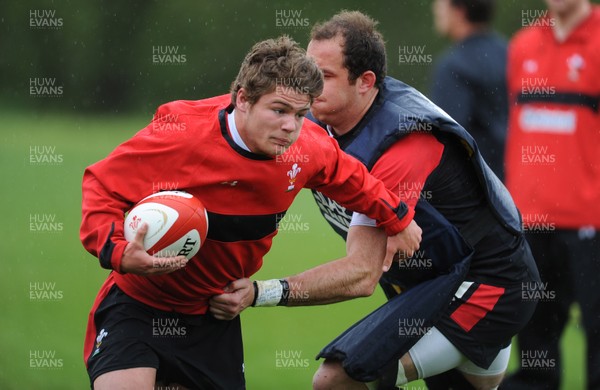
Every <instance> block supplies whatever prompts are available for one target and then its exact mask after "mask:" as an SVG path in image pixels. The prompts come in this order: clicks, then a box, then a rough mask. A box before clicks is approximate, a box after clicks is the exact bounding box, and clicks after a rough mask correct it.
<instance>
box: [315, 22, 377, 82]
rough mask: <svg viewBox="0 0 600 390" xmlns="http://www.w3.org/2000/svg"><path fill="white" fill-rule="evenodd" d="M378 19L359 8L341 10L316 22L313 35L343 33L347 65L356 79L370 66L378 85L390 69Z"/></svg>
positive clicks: (320, 37) (321, 37)
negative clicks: (355, 9) (322, 20)
mask: <svg viewBox="0 0 600 390" xmlns="http://www.w3.org/2000/svg"><path fill="white" fill-rule="evenodd" d="M377 24H378V22H377V21H376V20H374V19H372V18H371V17H369V16H367V15H365V14H363V13H362V12H359V11H342V12H340V13H338V14H337V15H335V16H333V17H332V18H331V19H329V20H328V21H326V22H323V23H318V24H316V25H315V26H314V27H313V29H312V31H311V33H310V39H311V40H315V41H322V40H326V39H332V38H335V37H336V36H337V35H340V36H341V37H342V38H343V40H344V49H343V50H344V51H343V53H344V66H345V67H346V69H348V72H349V74H350V76H349V80H350V82H351V83H354V82H355V81H356V79H357V78H358V77H359V76H360V75H361V74H363V73H364V72H366V71H368V70H370V71H372V72H373V73H375V76H376V77H377V79H376V81H375V86H376V87H377V88H379V87H381V84H382V83H383V79H384V78H385V76H386V73H387V65H386V63H387V56H386V53H385V42H384V40H383V36H382V35H381V33H380V32H379V31H377V30H376V29H375V27H376V26H377Z"/></svg>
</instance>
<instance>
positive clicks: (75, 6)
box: [0, 0, 545, 114]
mask: <svg viewBox="0 0 600 390" xmlns="http://www.w3.org/2000/svg"><path fill="white" fill-rule="evenodd" d="M431 3H432V0H394V1H391V0H388V1H382V0H372V1H364V0H329V1H315V0H308V1H291V0H287V1H286V0H199V1H184V0H173V1H157V0H154V1H148V0H130V1H100V0H90V1H85V2H79V1H75V0H60V1H59V0H57V1H51V0H40V1H4V2H1V3H0V28H1V32H0V47H1V48H2V52H1V54H0V79H1V84H2V89H1V92H0V104H1V105H2V107H3V108H4V109H7V108H9V109H35V110H60V111H64V112H77V113H82V112H93V111H97V112H106V113H107V112H112V113H120V112H132V111H133V112H143V113H145V114H150V113H153V112H154V110H155V109H156V107H157V106H158V105H160V104H161V103H163V102H167V101H170V100H175V99H199V98H203V97H208V96H212V95H217V94H221V93H226V92H227V91H228V89H229V85H230V83H231V81H232V80H233V78H234V77H235V75H236V73H237V70H238V67H239V64H240V62H241V61H242V59H243V57H244V55H245V53H246V52H247V51H248V50H249V48H250V47H251V46H252V45H253V44H254V43H255V42H256V41H259V40H262V39H266V38H272V37H276V36H279V35H281V34H287V35H290V36H291V37H293V38H294V39H295V40H297V41H298V42H299V43H300V44H301V45H303V46H304V47H306V44H307V43H308V36H309V33H310V28H311V26H312V25H313V24H314V23H316V22H318V21H323V20H326V19H328V18H329V17H331V16H332V15H333V14H334V13H336V12H338V11H339V10H341V9H351V10H354V9H356V10H361V11H363V12H365V13H367V14H369V15H371V16H372V17H373V18H375V19H377V20H379V22H380V24H379V29H380V31H381V32H382V33H383V35H384V37H385V39H386V45H387V50H388V73H389V74H390V75H391V76H394V77H396V78H399V79H401V80H403V81H405V82H407V83H409V84H412V85H413V86H415V87H417V88H418V89H420V90H421V91H423V92H424V93H427V92H428V91H427V89H428V80H429V74H430V72H431V70H432V64H433V62H435V60H436V58H437V57H438V56H439V54H440V53H441V51H442V50H443V49H444V48H445V47H446V46H447V45H448V44H449V42H448V41H447V40H445V39H444V38H441V37H439V36H437V35H436V33H435V31H434V29H433V20H432V11H431ZM544 9H545V5H544V3H543V1H542V0H498V10H497V17H496V21H495V26H496V28H497V30H498V31H499V32H500V33H501V34H502V35H504V36H505V37H510V36H511V35H512V34H513V33H514V32H515V31H517V30H518V29H520V28H521V27H522V26H523V20H522V15H523V10H540V11H541V10H544ZM415 51H416V54H419V55H420V57H419V58H418V60H414V61H405V60H404V59H402V58H401V56H400V55H399V54H402V53H405V54H406V53H410V52H413V53H414V52H415ZM406 58H407V57H405V59H406ZM415 58H417V57H415Z"/></svg>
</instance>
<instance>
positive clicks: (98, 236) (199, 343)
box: [80, 37, 421, 390]
mask: <svg viewBox="0 0 600 390" xmlns="http://www.w3.org/2000/svg"><path fill="white" fill-rule="evenodd" d="M291 80H292V81H293V83H292V84H293V85H294V87H293V88H284V87H282V86H285V85H288V84H290V83H289V81H291ZM322 88H323V79H322V74H321V71H320V70H319V68H318V67H317V65H316V64H315V63H314V61H313V60H311V59H309V58H308V57H307V56H306V54H305V51H304V50H302V49H301V48H300V47H299V46H298V45H297V44H296V43H295V42H293V41H292V40H290V39H289V38H286V37H282V38H279V39H277V40H267V41H263V42H260V43H258V44H256V45H255V46H254V47H253V48H252V50H251V51H250V52H249V53H248V54H247V56H246V58H245V59H244V61H243V63H242V66H241V68H240V71H239V74H238V76H237V78H236V80H235V81H234V83H233V84H232V88H231V93H230V94H228V95H223V96H218V97H214V98H210V99H205V100H198V101H176V102H171V103H167V104H165V105H163V106H161V107H159V109H158V111H157V113H156V115H155V117H154V119H153V122H152V123H150V125H148V126H147V127H146V128H144V129H143V130H141V131H140V132H139V133H137V134H136V135H135V136H134V137H133V138H131V139H130V140H128V141H126V142H124V143H123V144H121V145H120V146H118V147H117V148H116V149H115V150H114V151H113V152H112V153H111V154H110V155H109V156H108V157H106V158H105V159H104V160H102V161H100V162H98V163H96V164H93V165H91V166H90V167H88V168H87V169H86V171H85V173H84V178H83V202H82V203H83V205H82V209H83V218H82V223H81V231H80V236H81V240H82V242H83V245H84V246H85V248H86V249H87V250H88V251H89V252H90V253H92V254H93V255H94V256H97V257H98V259H99V260H100V264H101V266H102V267H104V268H107V269H110V270H112V272H111V273H110V274H109V276H108V278H107V280H106V282H105V283H104V285H103V286H102V288H101V289H100V292H99V293H98V296H97V298H96V300H95V302H94V305H93V307H92V310H91V312H90V315H89V321H88V329H87V334H86V340H85V347H84V360H85V363H86V366H87V369H88V374H89V376H90V381H91V384H92V386H93V387H94V388H96V389H116V388H119V389H150V388H152V387H153V386H155V385H156V384H162V385H172V384H174V383H176V384H179V385H182V386H184V387H187V388H195V389H227V390H231V389H243V388H245V381H244V364H243V351H242V338H241V330H240V321H239V317H236V318H235V319H234V320H232V321H221V320H219V319H217V318H215V316H213V315H211V314H210V313H208V312H207V311H208V301H209V299H210V298H211V297H212V296H215V295H219V294H222V293H223V292H224V291H225V288H226V287H227V286H228V285H230V283H231V282H233V281H235V280H238V279H243V278H248V277H250V276H251V275H252V274H254V273H255V272H256V271H257V270H258V269H260V267H261V265H262V261H263V260H262V259H263V256H264V255H265V254H266V253H267V252H268V251H269V249H270V247H271V243H272V239H273V237H274V236H275V234H276V233H277V223H278V222H279V221H280V220H281V218H282V217H283V215H284V214H285V212H286V210H287V209H288V208H289V207H290V205H291V204H292V201H293V200H294V198H295V197H296V195H297V194H298V193H299V191H300V190H301V189H302V188H311V189H315V190H318V191H321V192H322V193H324V194H327V196H329V197H331V198H332V199H335V200H336V201H337V202H339V203H340V204H343V205H344V206H345V207H347V208H349V209H353V210H357V211H359V212H361V213H364V214H366V215H368V216H369V217H371V218H373V219H375V220H377V221H378V226H380V227H381V228H382V230H378V232H380V234H378V236H377V237H378V240H377V244H378V247H377V252H376V255H377V257H375V258H372V259H371V260H370V261H372V262H376V263H377V264H378V267H379V272H381V268H382V267H383V264H384V258H386V256H387V258H386V259H385V264H389V263H391V259H392V256H393V255H394V253H396V252H401V253H406V254H407V255H410V254H412V253H413V252H414V251H415V250H417V249H418V247H419V242H420V232H421V230H420V228H419V227H418V226H417V225H416V223H415V222H414V221H413V220H412V216H413V214H414V210H412V209H411V208H409V207H407V206H406V204H404V203H402V202H400V200H399V198H398V197H397V196H396V195H394V193H392V192H390V191H388V190H386V189H385V186H384V185H383V183H382V182H380V181H379V180H377V179H374V178H373V177H372V176H370V174H369V173H368V171H367V170H366V169H365V168H364V166H362V164H360V163H359V162H358V161H357V160H355V159H354V158H352V157H350V156H348V155H346V154H345V153H343V152H342V151H341V149H340V148H339V146H338V145H337V142H336V141H335V140H333V139H332V138H330V137H328V136H327V135H326V134H325V133H324V132H323V131H322V130H321V129H320V128H319V127H318V126H317V125H315V124H314V123H312V122H310V121H304V115H305V114H306V113H307V112H308V111H309V108H310V105H311V103H312V101H313V99H314V98H315V97H316V96H318V95H320V94H321V91H322ZM167 118H168V120H169V121H171V122H172V123H171V124H172V126H163V124H164V120H165V119H167ZM292 144H294V148H290V146H291V145H292ZM278 156H282V158H277V157H278ZM283 157H285V158H283ZM156 183H177V189H178V190H183V191H186V192H189V193H190V194H192V195H194V196H197V197H198V198H199V199H201V200H202V202H203V203H204V205H205V206H206V208H207V210H208V217H209V223H210V228H209V232H208V237H207V240H206V242H205V243H204V244H203V246H202V248H201V249H200V251H199V252H198V254H197V255H196V256H194V257H193V258H192V259H190V260H189V261H186V260H185V259H184V258H182V257H174V258H164V259H157V258H154V257H152V256H150V255H149V254H147V253H146V252H145V251H144V250H143V246H142V241H143V237H144V234H145V232H146V231H147V229H145V228H142V229H140V230H139V231H138V234H137V235H136V238H135V240H134V241H132V242H129V243H128V242H127V241H125V239H124V236H123V221H124V213H125V212H126V211H127V210H128V209H130V208H131V206H132V205H133V204H135V203H136V202H137V201H139V200H140V199H142V198H144V197H145V196H147V195H149V194H151V193H153V192H156V191H157V190H160V189H157V188H156ZM388 235H389V236H390V237H389V239H388V237H387V236H388ZM353 256H354V255H353V253H352V251H350V252H349V254H348V257H347V259H349V261H345V262H341V263H342V264H344V266H345V269H346V271H347V272H343V273H340V274H339V275H338V276H336V277H335V278H337V280H333V284H334V285H335V290H336V293H337V294H339V295H340V296H348V297H350V296H353V295H355V294H356V292H354V291H348V290H347V289H346V288H345V286H346V281H347V279H348V278H354V279H360V278H363V277H364V275H363V274H361V271H362V269H364V267H363V268H360V267H357V268H356V269H352V268H353V264H354V263H353V261H352V259H353ZM363 257H364V256H361V258H363ZM334 263H335V262H334ZM338 263H339V262H338ZM305 287H306V288H309V291H308V293H309V294H311V296H315V297H318V296H319V293H320V292H319V291H318V290H316V289H315V290H310V286H305ZM250 288H253V286H250ZM285 290H286V286H285V283H284V282H279V281H277V282H276V283H275V284H273V283H271V284H269V283H265V284H263V285H261V286H260V290H259V294H256V298H257V301H258V302H256V304H258V305H260V304H263V305H268V304H277V303H279V301H280V299H279V298H280V296H281V291H285ZM227 291H230V290H227ZM245 292H246V291H245V290H242V291H240V293H245ZM278 292H279V293H280V296H279V297H277V299H276V300H275V296H276V295H277V293H278ZM330 293H331V292H328V294H330ZM217 317H218V315H217ZM165 326H168V327H170V330H174V329H173V328H176V330H177V331H178V332H177V337H164V336H163V335H164V333H165V332H163V330H164V329H163V328H164V327H165Z"/></svg>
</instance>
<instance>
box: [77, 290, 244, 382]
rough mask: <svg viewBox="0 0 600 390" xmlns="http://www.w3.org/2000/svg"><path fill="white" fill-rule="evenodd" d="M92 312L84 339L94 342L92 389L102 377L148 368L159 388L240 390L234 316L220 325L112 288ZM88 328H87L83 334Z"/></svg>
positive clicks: (237, 324)
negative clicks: (152, 370)
mask: <svg viewBox="0 0 600 390" xmlns="http://www.w3.org/2000/svg"><path fill="white" fill-rule="evenodd" d="M92 314H93V316H92V317H91V318H93V321H94V323H95V330H96V334H95V336H94V338H91V337H87V338H86V340H93V342H94V345H93V347H92V349H91V351H92V352H91V354H90V357H89V358H88V360H87V367H88V374H89V376H90V383H91V384H92V387H93V383H94V380H95V379H96V378H97V377H98V376H100V375H102V374H104V373H107V372H110V371H115V370H121V369H127V368H136V367H152V368H156V370H157V371H156V381H157V382H159V383H162V384H164V385H168V384H170V383H177V384H179V385H182V386H185V387H187V388H190V389H211V390H212V389H227V390H230V389H245V379H244V358H243V348H242V336H241V326H240V320H239V316H238V317H236V318H235V319H234V320H231V321H220V320H217V319H215V318H214V317H213V316H212V315H210V314H207V315H184V314H180V313H175V312H166V311H162V310H157V309H155V308H153V307H150V306H148V305H145V304H143V303H141V302H138V301H136V300H135V299H133V298H130V297H129V296H127V295H125V293H123V291H121V290H120V289H119V288H118V287H117V286H116V285H114V286H112V287H111V289H110V291H109V293H108V295H107V296H106V297H105V298H104V299H103V300H102V302H101V303H100V304H99V306H98V308H97V309H96V311H95V312H94V313H92ZM93 328H94V327H90V326H88V331H89V329H93ZM88 342H89V341H88ZM86 358H87V356H86Z"/></svg>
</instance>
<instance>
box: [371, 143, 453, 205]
mask: <svg viewBox="0 0 600 390" xmlns="http://www.w3.org/2000/svg"><path fill="white" fill-rule="evenodd" d="M443 151H444V145H443V144H442V143H440V142H439V141H438V140H437V139H436V138H435V137H434V136H433V135H431V134H411V135H409V136H407V137H405V138H404V139H403V140H402V142H396V143H395V144H394V145H393V146H392V147H390V148H389V149H388V150H387V151H386V152H385V153H384V154H383V155H382V156H381V157H380V158H379V160H378V161H377V163H376V164H375V165H374V166H373V169H372V170H371V174H373V176H375V177H377V178H378V179H380V180H381V181H382V182H383V183H384V184H385V186H386V187H387V188H388V189H389V190H391V191H393V192H395V193H396V194H397V195H398V196H399V197H400V199H401V200H402V201H403V202H405V203H406V204H408V206H409V207H410V208H414V207H415V205H416V204H417V201H418V200H419V198H420V197H422V196H423V194H422V191H423V188H424V187H425V182H426V180H427V178H428V177H429V175H430V174H431V172H432V171H433V170H434V169H435V168H436V167H437V166H438V165H439V163H440V160H441V158H442V153H443Z"/></svg>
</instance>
